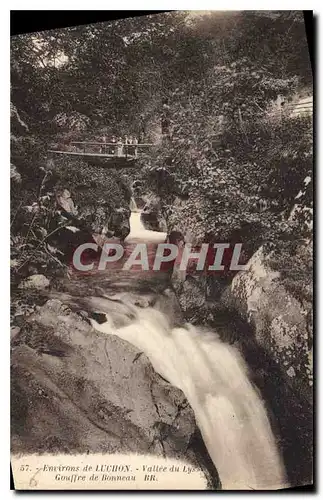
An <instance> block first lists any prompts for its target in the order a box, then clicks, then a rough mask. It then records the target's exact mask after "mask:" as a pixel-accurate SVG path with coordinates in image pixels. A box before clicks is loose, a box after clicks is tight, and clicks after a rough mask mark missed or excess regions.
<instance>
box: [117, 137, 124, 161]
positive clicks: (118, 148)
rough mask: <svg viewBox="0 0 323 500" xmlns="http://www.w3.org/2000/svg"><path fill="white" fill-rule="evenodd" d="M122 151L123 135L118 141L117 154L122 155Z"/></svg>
mask: <svg viewBox="0 0 323 500" xmlns="http://www.w3.org/2000/svg"><path fill="white" fill-rule="evenodd" d="M122 151H123V143H122V139H121V137H119V138H118V142H117V156H119V157H120V156H122Z"/></svg>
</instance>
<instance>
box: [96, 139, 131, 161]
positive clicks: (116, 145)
mask: <svg viewBox="0 0 323 500" xmlns="http://www.w3.org/2000/svg"><path fill="white" fill-rule="evenodd" d="M102 142H103V143H106V144H107V145H106V146H103V145H102V146H101V148H100V153H103V152H106V153H109V154H112V155H115V156H127V155H132V156H134V157H135V158H137V155H138V146H137V144H138V143H139V142H138V138H137V137H136V136H132V135H129V136H128V135H125V136H124V138H122V137H116V136H115V135H113V136H112V137H111V139H110V140H108V138H107V137H106V136H105V135H104V136H103V137H102Z"/></svg>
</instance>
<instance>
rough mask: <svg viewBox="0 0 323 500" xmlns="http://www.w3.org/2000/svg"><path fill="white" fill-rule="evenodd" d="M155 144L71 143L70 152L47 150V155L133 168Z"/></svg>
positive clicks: (113, 166)
mask: <svg viewBox="0 0 323 500" xmlns="http://www.w3.org/2000/svg"><path fill="white" fill-rule="evenodd" d="M153 146H155V144H149V143H147V144H123V143H116V142H90V141H87V142H77V141H74V142H71V143H70V146H69V149H70V151H64V150H55V149H49V150H48V152H49V153H54V154H57V155H65V156H76V157H79V158H83V159H84V160H85V161H87V162H88V163H92V164H98V165H104V166H107V167H111V168H115V167H119V168H122V167H129V166H135V164H136V161H137V160H138V158H140V157H142V156H144V155H145V154H147V152H148V149H149V148H151V147H153Z"/></svg>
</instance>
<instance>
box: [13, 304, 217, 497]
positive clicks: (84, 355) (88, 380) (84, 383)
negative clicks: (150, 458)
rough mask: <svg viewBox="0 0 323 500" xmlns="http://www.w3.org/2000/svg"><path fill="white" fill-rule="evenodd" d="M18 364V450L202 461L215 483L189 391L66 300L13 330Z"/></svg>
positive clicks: (15, 404) (15, 416) (15, 440)
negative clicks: (95, 325) (101, 330)
mask: <svg viewBox="0 0 323 500" xmlns="http://www.w3.org/2000/svg"><path fill="white" fill-rule="evenodd" d="M11 365H12V368H11V373H12V375H11V385H12V400H11V408H12V424H11V426H12V453H20V452H23V453H45V452H50V453H86V452H90V453H117V452H118V453H127V452H136V453H139V454H140V453H142V454H152V455H155V456H156V455H157V456H163V457H174V458H178V459H183V460H186V461H188V462H190V463H192V464H197V463H199V464H200V465H202V466H203V465H204V466H205V473H206V475H207V477H208V478H209V481H211V475H212V476H213V477H214V476H215V475H216V472H215V469H214V467H213V465H210V464H206V463H205V456H207V453H206V452H205V450H204V444H203V442H202V440H201V438H200V436H199V432H198V430H197V428H196V424H195V419H194V414H193V411H192V409H191V408H190V406H189V405H188V402H187V400H186V399H185V397H184V395H183V393H182V392H181V391H180V390H178V389H176V388H174V387H172V386H171V385H170V384H169V383H167V382H166V381H164V380H163V379H162V378H161V377H160V376H159V375H157V374H156V373H155V372H154V370H153V368H152V366H151V364H150V362H149V360H148V358H147V357H146V356H145V355H144V354H143V353H140V352H138V351H137V350H136V349H135V348H134V347H133V346H132V345H131V344H128V343H127V342H124V341H122V340H121V339H119V338H118V337H116V336H113V335H109V336H104V335H102V334H100V333H98V332H96V331H94V330H93V329H92V327H90V326H89V324H88V323H87V322H86V321H85V320H84V319H82V318H81V317H80V316H79V315H78V314H76V313H74V312H72V311H71V310H69V309H68V308H66V307H65V306H64V305H63V304H62V302H60V301H59V300H57V299H54V300H53V299H52V300H50V301H48V302H47V303H46V304H45V305H44V306H42V307H40V308H39V309H38V311H37V313H35V314H34V315H33V316H32V317H31V318H30V321H28V322H26V323H25V325H24V326H23V327H22V328H21V330H20V331H19V332H18V333H16V334H15V335H14V336H13V339H12V355H11ZM200 453H201V454H202V455H204V459H202V464H201V457H200ZM203 460H204V464H203ZM212 468H213V470H212V471H211V475H210V474H209V472H208V470H210V469H212ZM211 482H212V481H211ZM210 484H211V483H210ZM213 487H214V484H213Z"/></svg>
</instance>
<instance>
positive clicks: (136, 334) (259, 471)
mask: <svg viewBox="0 0 323 500" xmlns="http://www.w3.org/2000/svg"><path fill="white" fill-rule="evenodd" d="M130 223H131V232H130V234H129V236H128V237H127V238H126V243H127V242H130V246H131V244H132V243H134V242H136V241H138V240H140V241H146V242H147V241H148V242H153V243H156V242H157V241H164V240H165V238H166V233H160V232H154V231H148V230H146V229H145V228H144V226H143V224H142V222H141V218H140V212H132V214H131V219H130ZM97 279H98V278H97ZM119 281H120V280H119ZM127 293H128V292H125V293H123V294H122V296H121V295H119V296H118V297H117V298H119V301H111V300H110V301H109V302H110V306H109V305H107V307H106V308H105V307H104V305H102V301H104V300H105V299H103V298H102V299H96V301H97V302H98V300H100V301H101V302H100V303H98V307H99V309H100V310H103V311H104V312H105V314H106V322H104V323H102V324H99V323H98V322H96V321H95V320H91V321H92V325H93V327H94V328H96V329H97V330H98V331H100V332H102V333H104V334H106V335H117V336H118V337H120V338H122V339H123V340H126V341H128V342H130V343H131V344H133V345H134V346H135V347H136V348H137V349H139V351H140V352H144V353H145V354H146V355H147V356H148V358H149V360H150V361H151V363H152V365H153V367H154V369H155V371H156V372H157V373H159V374H160V375H161V376H162V377H163V378H164V379H166V380H168V381H169V382H170V384H172V385H173V386H175V387H177V388H179V389H181V390H182V391H183V393H184V394H185V396H186V398H187V400H188V402H189V403H190V405H191V407H192V409H193V411H194V414H195V418H196V422H197V425H198V427H199V429H200V431H201V434H202V436H203V439H204V442H205V445H206V447H207V449H208V452H209V455H210V457H211V459H212V461H213V463H214V465H215V467H216V468H217V470H218V473H219V476H220V480H221V484H222V488H223V489H238V490H239V489H278V488H284V487H288V482H287V479H286V475H285V470H284V465H283V461H282V458H281V456H280V453H279V450H278V447H277V445H276V441H275V437H274V434H273V432H272V429H271V425H270V421H269V418H268V416H267V412H266V408H265V404H264V401H263V400H262V398H261V395H260V393H259V392H258V390H257V388H256V387H255V386H254V385H253V384H252V383H251V381H250V380H249V377H248V367H247V365H246V363H245V361H244V359H243V357H242V356H241V355H240V353H239V351H238V349H237V348H236V347H234V346H232V345H229V344H227V343H224V342H223V341H221V340H220V338H219V336H218V335H217V333H216V331H212V330H207V329H205V328H202V327H196V326H193V325H190V324H184V325H183V326H181V327H175V328H174V324H175V322H174V321H172V320H171V317H172V304H169V305H168V303H166V308H165V307H164V310H163V311H162V310H160V308H158V307H157V305H155V307H145V308H140V307H137V306H135V305H131V304H133V302H132V303H131V300H130V294H129V293H128V295H127ZM163 297H164V299H165V300H166V301H167V300H170V299H169V297H166V296H165V295H163ZM120 299H121V300H120ZM93 300H94V299H93ZM111 303H112V304H113V307H114V311H110V310H109V307H111ZM118 309H119V310H118ZM127 310H131V311H132V315H131V320H130V319H129V318H130V316H129V315H128V319H127V320H126V319H125V321H124V322H123V323H122V324H120V317H122V316H123V317H124V318H126V317H127V315H126V312H125V311H127ZM115 314H116V315H117V316H116V317H115V316H114V315H115ZM134 317H135V319H133V318H134ZM116 318H117V319H116ZM115 319H116V322H115Z"/></svg>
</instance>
